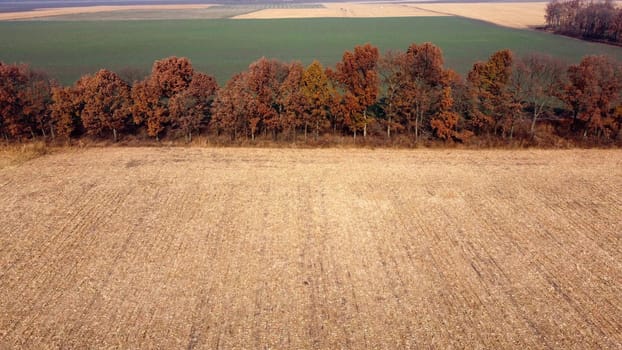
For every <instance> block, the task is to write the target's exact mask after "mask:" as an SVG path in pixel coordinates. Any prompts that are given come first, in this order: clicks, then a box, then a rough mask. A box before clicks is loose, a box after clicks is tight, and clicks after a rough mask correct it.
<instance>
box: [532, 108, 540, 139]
mask: <svg viewBox="0 0 622 350" xmlns="http://www.w3.org/2000/svg"><path fill="white" fill-rule="evenodd" d="M536 119H538V114H537V113H536V111H535V109H534V111H533V119H532V120H531V138H533V137H534V136H535V133H536Z"/></svg>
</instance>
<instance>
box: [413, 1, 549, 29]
mask: <svg viewBox="0 0 622 350" xmlns="http://www.w3.org/2000/svg"><path fill="white" fill-rule="evenodd" d="M547 4H548V2H516V3H513V2H502V3H494V2H493V3H490V2H488V3H441V4H432V3H427V4H411V6H414V7H416V8H418V9H422V10H427V11H433V12H438V13H443V14H447V15H452V16H461V17H467V18H473V19H478V20H482V21H486V22H492V23H495V24H498V25H501V26H505V27H511V28H531V27H535V26H541V25H544V13H545V10H546V5H547Z"/></svg>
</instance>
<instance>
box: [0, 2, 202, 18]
mask: <svg viewBox="0 0 622 350" xmlns="http://www.w3.org/2000/svg"><path fill="white" fill-rule="evenodd" d="M211 6H214V5H184V4H175V5H119V6H78V7H60V8H42V9H35V10H32V11H19V12H0V21H8V20H25V19H33V18H41V17H52V16H65V15H77V14H86V13H99V12H114V11H118V12H125V11H136V10H151V11H163V12H165V11H171V10H202V9H206V8H208V7H211Z"/></svg>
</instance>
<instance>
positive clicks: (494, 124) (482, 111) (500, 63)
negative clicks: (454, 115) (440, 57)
mask: <svg viewBox="0 0 622 350" xmlns="http://www.w3.org/2000/svg"><path fill="white" fill-rule="evenodd" d="M512 61H513V57H512V52H511V51H510V50H502V51H498V52H495V53H494V54H493V55H492V56H490V58H489V59H488V61H487V62H477V63H475V64H474V65H473V68H472V69H471V71H470V72H469V75H468V77H467V82H468V88H469V93H470V95H471V98H472V109H471V111H470V117H471V123H472V124H473V126H474V127H475V129H476V130H477V131H478V132H480V133H482V132H485V133H490V132H494V133H495V134H496V133H497V132H498V131H501V134H502V135H503V136H506V135H510V137H511V135H512V131H513V128H514V122H515V117H516V115H517V113H518V112H519V110H520V105H519V104H518V103H517V102H516V99H515V98H514V97H515V96H514V95H513V94H512V91H511V89H510V79H511V77H512Z"/></svg>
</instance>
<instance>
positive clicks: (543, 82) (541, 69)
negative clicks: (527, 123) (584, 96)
mask: <svg viewBox="0 0 622 350" xmlns="http://www.w3.org/2000/svg"><path fill="white" fill-rule="evenodd" d="M565 70H566V67H565V64H564V63H562V62H561V61H559V60H556V59H554V58H553V57H551V56H547V55H541V54H531V55H527V56H525V57H523V58H522V59H520V60H517V61H516V62H515V68H514V70H513V76H512V89H513V91H514V94H515V95H518V98H519V100H520V101H521V103H523V109H525V108H528V109H530V110H531V127H530V133H531V137H534V135H535V127H536V122H537V121H538V119H539V118H540V116H541V115H542V113H543V112H544V111H545V110H546V109H547V108H550V107H551V106H552V105H553V104H554V103H556V101H558V100H559V98H558V97H559V96H560V91H562V90H563V87H564V77H565Z"/></svg>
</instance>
